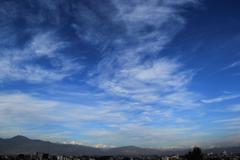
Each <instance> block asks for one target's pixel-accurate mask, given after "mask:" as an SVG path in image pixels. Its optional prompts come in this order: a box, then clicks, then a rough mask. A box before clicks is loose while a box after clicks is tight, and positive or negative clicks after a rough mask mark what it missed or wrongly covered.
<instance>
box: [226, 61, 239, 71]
mask: <svg viewBox="0 0 240 160" xmlns="http://www.w3.org/2000/svg"><path fill="white" fill-rule="evenodd" d="M239 66H240V61H236V62H233V63H232V64H230V65H228V66H226V67H224V68H223V70H228V69H232V68H236V67H239Z"/></svg>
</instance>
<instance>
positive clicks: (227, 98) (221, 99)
mask: <svg viewBox="0 0 240 160" xmlns="http://www.w3.org/2000/svg"><path fill="white" fill-rule="evenodd" d="M237 98H240V95H238V94H237V95H224V96H220V97H216V98H212V99H203V100H202V102H203V103H206V104H211V103H219V102H223V101H226V100H231V99H237Z"/></svg>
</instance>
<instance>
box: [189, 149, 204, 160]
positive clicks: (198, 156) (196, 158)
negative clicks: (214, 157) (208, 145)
mask: <svg viewBox="0 0 240 160" xmlns="http://www.w3.org/2000/svg"><path fill="white" fill-rule="evenodd" d="M187 159H188V160H203V154H202V150H201V149H200V148H199V147H194V148H193V149H192V150H191V151H190V152H189V153H188V154H187Z"/></svg>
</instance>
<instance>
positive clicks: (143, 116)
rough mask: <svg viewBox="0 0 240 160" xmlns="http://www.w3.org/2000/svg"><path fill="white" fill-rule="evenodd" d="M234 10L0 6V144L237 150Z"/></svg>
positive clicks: (31, 2) (123, 3)
mask: <svg viewBox="0 0 240 160" xmlns="http://www.w3.org/2000/svg"><path fill="white" fill-rule="evenodd" d="M239 28H240V1H238V0H147V1H145V0H101V1H96V0H75V1H69V0H54V1H53V0H52V1H50V0H21V1H19V0H1V1H0V39H1V40H0V137H3V138H7V137H12V136H15V135H24V136H27V137H30V138H35V139H43V140H50V141H53V142H61V143H73V144H84V145H91V146H99V147H111V146H128V145H134V146H140V147H156V148H159V147H163V148H164V147H186V146H192V145H198V146H208V147H209V146H217V145H239V144H240V85H239V82H240V47H239V44H240V30H239Z"/></svg>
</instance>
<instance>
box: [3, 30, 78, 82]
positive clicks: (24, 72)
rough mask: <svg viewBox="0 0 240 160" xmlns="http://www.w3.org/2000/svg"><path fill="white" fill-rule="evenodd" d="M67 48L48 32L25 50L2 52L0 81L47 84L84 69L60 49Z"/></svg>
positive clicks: (32, 41) (40, 34)
mask: <svg viewBox="0 0 240 160" xmlns="http://www.w3.org/2000/svg"><path fill="white" fill-rule="evenodd" d="M66 46H67V43H66V42H63V41H61V40H59V38H57V35H56V34H54V33H53V32H46V33H38V34H36V35H35V36H34V37H33V39H32V40H31V41H30V42H29V43H28V44H26V46H25V47H24V48H23V49H21V48H19V49H2V50H1V52H0V55H1V56H2V58H1V60H0V66H1V69H0V70H1V75H0V80H1V81H6V80H7V81H8V80H12V81H14V80H25V81H28V82H30V83H41V82H45V83H48V82H51V81H59V80H62V79H64V78H66V77H68V76H69V75H71V74H73V73H74V72H75V71H79V70H81V69H82V66H81V65H80V64H79V63H76V62H74V60H72V59H71V58H70V57H69V58H68V57H67V56H66V55H63V54H61V49H63V48H66ZM41 61H42V63H36V62H41Z"/></svg>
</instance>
